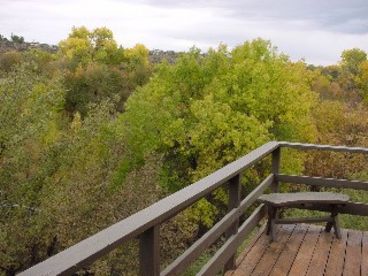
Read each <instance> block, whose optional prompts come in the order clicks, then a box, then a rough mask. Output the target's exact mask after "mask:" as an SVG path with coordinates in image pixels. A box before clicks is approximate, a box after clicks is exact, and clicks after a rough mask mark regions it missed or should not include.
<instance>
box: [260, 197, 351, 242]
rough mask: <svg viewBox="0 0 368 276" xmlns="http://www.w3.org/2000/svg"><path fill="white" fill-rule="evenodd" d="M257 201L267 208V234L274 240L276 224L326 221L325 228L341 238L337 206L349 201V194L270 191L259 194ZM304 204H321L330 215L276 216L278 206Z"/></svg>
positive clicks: (300, 205) (299, 206) (299, 205)
mask: <svg viewBox="0 0 368 276" xmlns="http://www.w3.org/2000/svg"><path fill="white" fill-rule="evenodd" d="M258 201H260V202H262V203H264V204H265V205H266V206H267V209H268V222H267V235H271V238H272V240H275V229H274V228H275V225H276V224H290V223H291V224H293V223H302V222H306V223H310V222H327V224H326V228H325V230H326V231H327V232H330V231H331V228H332V227H333V228H334V230H335V235H336V237H337V238H338V239H341V232H340V226H339V220H338V208H339V206H342V205H344V204H346V203H347V201H349V196H348V195H345V194H338V193H330V192H302V193H271V194H264V195H261V196H260V197H259V199H258ZM306 206H313V207H317V208H316V209H318V206H323V207H324V208H321V210H325V209H326V206H327V207H329V209H330V212H331V215H330V216H326V217H303V218H284V219H280V218H278V215H277V214H278V211H279V209H280V208H302V207H306Z"/></svg>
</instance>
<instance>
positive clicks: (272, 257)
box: [251, 225, 295, 276]
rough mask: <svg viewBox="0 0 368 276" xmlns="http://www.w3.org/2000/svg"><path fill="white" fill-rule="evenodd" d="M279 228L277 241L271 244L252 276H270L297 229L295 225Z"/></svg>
mask: <svg viewBox="0 0 368 276" xmlns="http://www.w3.org/2000/svg"><path fill="white" fill-rule="evenodd" d="M278 228H279V229H281V230H280V233H279V234H277V235H276V237H277V240H276V241H274V242H272V243H270V245H269V246H268V248H267V249H266V251H265V254H264V255H263V256H262V258H261V260H260V262H258V264H257V265H256V267H255V268H254V270H253V272H252V274H251V275H254V276H257V275H259V276H263V275H269V273H270V272H271V270H272V268H273V266H274V264H275V263H276V262H277V259H278V258H279V256H280V254H281V252H282V251H283V250H284V248H285V245H286V243H287V242H288V241H289V239H290V237H291V235H292V233H293V231H294V229H295V225H282V226H281V225H280V226H278Z"/></svg>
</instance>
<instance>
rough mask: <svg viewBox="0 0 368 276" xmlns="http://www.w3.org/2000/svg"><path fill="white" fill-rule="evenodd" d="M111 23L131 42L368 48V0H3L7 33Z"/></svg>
mask: <svg viewBox="0 0 368 276" xmlns="http://www.w3.org/2000/svg"><path fill="white" fill-rule="evenodd" d="M81 25H85V26H87V27H88V28H95V27H99V26H106V27H108V28H110V29H111V30H112V31H113V32H114V35H115V38H116V40H117V41H118V43H119V44H122V45H123V46H124V47H129V46H132V45H134V44H136V43H143V44H145V45H146V46H147V47H148V48H150V49H153V48H159V49H163V50H188V49H189V48H190V47H191V46H193V45H195V46H197V47H200V48H201V49H203V50H206V49H208V48H209V47H216V46H217V45H218V44H219V43H221V42H223V43H225V44H227V45H229V46H231V47H233V46H235V45H238V44H240V43H242V42H244V41H245V40H249V39H253V38H256V37H262V38H264V39H269V40H271V41H272V43H273V44H274V45H275V46H277V47H278V49H279V50H280V51H282V52H284V53H286V54H288V55H289V56H290V57H291V58H292V59H293V60H298V59H301V58H305V60H306V61H307V62H308V63H314V64H325V65H326V64H332V63H336V62H337V61H338V60H339V57H340V54H341V52H342V50H344V49H348V48H353V47H359V48H361V49H364V50H366V51H368V0H228V1H220V0H212V1H211V0H208V1H204V0H196V1H195V0H188V1H187V0H182V1H169V0H136V1H134V0H131V1H128V0H126V1H123V0H105V1H102V0H100V1H93V0H89V1H87V0H0V34H3V35H6V36H10V33H11V32H13V33H15V34H18V35H22V36H24V38H25V39H26V40H27V41H40V42H46V43H52V44H57V43H58V42H59V41H60V40H61V39H63V38H65V37H66V36H67V35H68V33H69V32H70V29H71V27H72V26H81Z"/></svg>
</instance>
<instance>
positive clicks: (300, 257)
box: [289, 226, 322, 275]
mask: <svg viewBox="0 0 368 276" xmlns="http://www.w3.org/2000/svg"><path fill="white" fill-rule="evenodd" d="M321 231H322V229H321V228H317V227H314V226H310V227H309V229H308V231H307V234H306V236H305V238H304V240H305V242H304V243H303V244H302V246H301V247H300V249H299V252H298V254H297V255H296V258H295V260H294V263H293V266H292V267H291V269H290V272H289V273H290V275H305V274H306V273H307V271H308V267H309V264H310V261H311V258H312V256H313V255H312V254H313V252H314V248H315V245H316V243H317V241H318V239H319V236H320V234H321Z"/></svg>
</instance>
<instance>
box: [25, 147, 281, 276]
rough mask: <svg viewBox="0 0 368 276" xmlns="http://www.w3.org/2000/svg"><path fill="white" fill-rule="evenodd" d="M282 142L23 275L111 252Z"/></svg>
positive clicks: (67, 268) (62, 268)
mask: <svg viewBox="0 0 368 276" xmlns="http://www.w3.org/2000/svg"><path fill="white" fill-rule="evenodd" d="M276 148H278V142H276V141H272V142H268V143H266V144H264V145H262V146H260V147H258V148H257V149H255V150H253V151H251V152H250V153H248V154H246V155H245V156H243V157H241V158H240V159H238V160H236V161H234V162H231V163H230V164H228V165H226V166H224V167H223V168H221V169H219V170H217V171H215V172H214V173H212V174H210V175H208V176H207V177H204V178H202V179H201V180H199V181H198V182H195V183H193V184H191V185H189V186H187V187H185V188H184V189H182V190H179V191H177V192H176V193H173V194H172V195H169V196H168V197H165V198H163V199H161V200H160V201H158V202H156V203H154V204H153V205H151V206H149V207H147V208H145V209H143V210H141V211H139V212H137V213H135V214H133V215H131V216H130V217H128V218H126V219H124V220H121V221H119V222H117V223H115V224H113V225H111V226H110V227H108V228H106V229H104V230H102V231H100V232H98V233H96V234H94V235H93V236H90V237H88V238H86V239H85V240H82V241H80V242H79V243H77V244H75V245H73V246H71V247H69V248H67V249H65V250H64V251H62V252H60V253H58V254H56V255H54V256H52V257H50V258H49V259H46V260H45V261H43V262H41V263H39V264H37V265H35V266H33V267H31V268H29V269H28V270H25V271H24V272H22V273H20V274H19V275H59V274H70V273H73V272H75V271H77V270H78V268H81V267H83V266H85V265H88V264H90V263H92V262H93V261H95V260H96V259H98V258H100V257H101V256H103V255H105V254H107V253H108V252H110V251H111V250H113V249H114V248H116V247H117V246H118V245H120V244H121V243H123V242H124V241H126V240H129V239H132V238H134V237H136V236H138V235H140V234H142V233H143V232H144V231H146V230H147V229H149V228H151V227H153V226H155V225H159V224H160V223H162V222H164V221H167V220H168V219H170V218H171V217H173V216H174V215H176V214H177V213H179V212H180V211H182V210H184V209H185V208H187V207H189V206H190V205H192V204H193V203H195V202H196V201H198V200H199V199H201V198H202V197H204V196H206V195H207V194H209V193H211V192H212V191H213V190H215V189H216V188H218V187H219V186H220V185H221V184H223V183H225V182H226V181H228V180H229V179H231V178H232V177H234V176H236V175H238V174H239V173H241V172H242V171H243V170H245V169H247V168H249V167H250V166H252V165H253V164H255V163H256V162H257V161H259V160H261V159H262V158H264V157H265V156H267V155H269V154H270V153H271V152H273V151H274V150H275V149H276Z"/></svg>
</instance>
